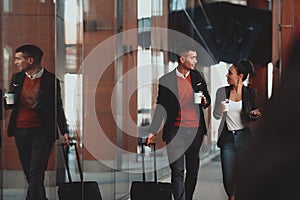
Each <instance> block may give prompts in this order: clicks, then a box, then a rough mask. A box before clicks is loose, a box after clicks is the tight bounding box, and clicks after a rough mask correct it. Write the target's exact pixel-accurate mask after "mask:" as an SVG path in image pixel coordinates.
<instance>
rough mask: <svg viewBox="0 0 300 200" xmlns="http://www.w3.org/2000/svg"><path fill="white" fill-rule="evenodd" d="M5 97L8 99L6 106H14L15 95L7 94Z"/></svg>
mask: <svg viewBox="0 0 300 200" xmlns="http://www.w3.org/2000/svg"><path fill="white" fill-rule="evenodd" d="M4 96H5V97H6V104H7V105H12V104H14V98H15V94H14V93H6V94H5V95H4Z"/></svg>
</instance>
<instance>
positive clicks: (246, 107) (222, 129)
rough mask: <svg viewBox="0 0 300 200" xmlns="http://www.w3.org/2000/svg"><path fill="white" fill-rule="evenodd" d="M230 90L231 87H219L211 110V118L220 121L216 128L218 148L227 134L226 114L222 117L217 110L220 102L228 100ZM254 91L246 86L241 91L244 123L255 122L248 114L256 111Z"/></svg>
mask: <svg viewBox="0 0 300 200" xmlns="http://www.w3.org/2000/svg"><path fill="white" fill-rule="evenodd" d="M230 89H231V86H225V87H221V88H219V89H218V90H217V93H216V101H215V107H214V110H213V116H214V118H215V119H220V118H221V117H222V119H221V122H220V126H219V128H218V133H219V135H220V136H219V139H218V146H219V147H221V146H222V139H224V137H226V133H227V130H228V128H227V124H226V116H227V112H225V113H224V114H223V115H219V113H218V109H219V106H220V104H221V101H224V100H225V99H226V98H227V99H229V96H230ZM256 108H257V106H256V90H255V89H254V88H250V87H248V86H243V89H242V111H241V118H242V120H243V121H244V122H247V123H248V122H251V121H254V120H256V119H255V118H250V115H249V114H250V112H251V111H252V110H254V109H256Z"/></svg>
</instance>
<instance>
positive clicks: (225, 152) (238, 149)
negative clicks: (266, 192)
mask: <svg viewBox="0 0 300 200" xmlns="http://www.w3.org/2000/svg"><path fill="white" fill-rule="evenodd" d="M251 138H252V134H251V131H250V129H248V128H247V129H243V130H240V131H234V132H232V131H227V133H226V138H224V143H223V146H222V147H221V164H222V173H223V184H224V188H225V191H226V193H227V195H228V197H231V196H233V195H234V193H235V179H236V176H237V175H238V172H237V171H236V169H237V167H238V166H237V164H238V163H239V157H240V156H241V154H242V153H243V151H244V150H245V149H246V148H247V145H248V144H249V142H250V141H251Z"/></svg>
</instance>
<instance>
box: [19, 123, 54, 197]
mask: <svg viewBox="0 0 300 200" xmlns="http://www.w3.org/2000/svg"><path fill="white" fill-rule="evenodd" d="M14 135H15V143H16V146H17V149H18V153H19V159H20V161H21V165H22V168H23V171H24V173H25V176H26V179H27V182H28V189H27V196H26V200H45V199H47V198H46V192H45V186H44V176H45V171H46V169H47V164H48V160H49V156H50V152H51V149H52V146H53V140H51V139H50V137H49V136H48V135H47V134H45V131H44V129H43V128H19V129H16V132H15V133H14ZM52 138H53V137H52Z"/></svg>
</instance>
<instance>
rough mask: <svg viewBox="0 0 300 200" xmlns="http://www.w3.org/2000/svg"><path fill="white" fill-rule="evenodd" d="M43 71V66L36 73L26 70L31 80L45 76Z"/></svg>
mask: <svg viewBox="0 0 300 200" xmlns="http://www.w3.org/2000/svg"><path fill="white" fill-rule="evenodd" d="M43 73H44V68H42V69H41V70H40V71H39V72H37V73H35V74H32V75H30V74H28V73H27V72H25V74H26V76H27V77H28V78H29V79H30V80H34V79H37V78H40V77H42V76H43Z"/></svg>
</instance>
